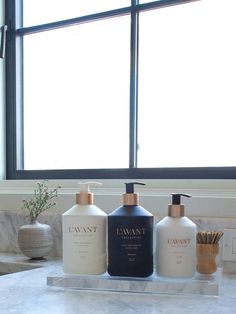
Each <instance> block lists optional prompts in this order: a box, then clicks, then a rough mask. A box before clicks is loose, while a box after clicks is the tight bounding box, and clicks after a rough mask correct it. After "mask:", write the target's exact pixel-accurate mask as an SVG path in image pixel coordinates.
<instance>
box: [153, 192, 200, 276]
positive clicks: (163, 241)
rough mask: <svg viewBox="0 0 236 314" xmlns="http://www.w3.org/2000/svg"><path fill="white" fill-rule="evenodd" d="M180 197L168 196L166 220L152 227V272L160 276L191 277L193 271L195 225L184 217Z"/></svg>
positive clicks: (194, 266) (194, 268)
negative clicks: (154, 249) (154, 229)
mask: <svg viewBox="0 0 236 314" xmlns="http://www.w3.org/2000/svg"><path fill="white" fill-rule="evenodd" d="M181 196H185V197H190V195H187V194H174V193H173V194H172V204H171V205H169V207H168V211H169V212H168V217H165V218H164V219H162V220H161V221H160V222H159V223H157V224H156V259H155V260H156V273H157V275H159V276H163V277H180V278H187V277H189V278H190V277H193V276H194V275H195V270H196V229H197V228H196V225H195V224H194V223H193V222H192V221H191V220H190V219H188V218H187V217H185V216H184V205H182V204H181Z"/></svg>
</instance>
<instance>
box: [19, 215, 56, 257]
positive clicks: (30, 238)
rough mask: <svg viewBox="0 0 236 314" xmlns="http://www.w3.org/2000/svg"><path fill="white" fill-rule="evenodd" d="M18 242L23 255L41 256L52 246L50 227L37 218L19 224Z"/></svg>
mask: <svg viewBox="0 0 236 314" xmlns="http://www.w3.org/2000/svg"><path fill="white" fill-rule="evenodd" d="M18 244H19V248H20V250H21V251H22V253H23V254H24V255H25V256H28V257H30V258H35V259H36V258H43V257H44V256H46V255H47V254H48V253H49V252H50V251H51V250H52V247H53V237H52V230H51V227H50V226H49V225H47V224H42V223H39V222H38V221H37V220H36V221H33V222H32V223H30V224H28V225H24V226H21V227H20V229H19V231H18Z"/></svg>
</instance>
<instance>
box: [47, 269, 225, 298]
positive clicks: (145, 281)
mask: <svg viewBox="0 0 236 314" xmlns="http://www.w3.org/2000/svg"><path fill="white" fill-rule="evenodd" d="M221 272H222V271H221V269H218V271H217V272H216V273H215V274H213V275H201V274H198V273H197V274H196V276H195V277H194V278H192V279H171V278H170V279H166V278H160V277H158V276H156V275H152V276H150V277H147V278H130V277H111V276H110V275H109V274H107V273H105V274H103V275H99V276H98V275H97V276H91V275H86V276H85V275H68V274H65V273H64V272H63V270H62V269H60V270H57V271H56V272H54V273H49V274H48V276H47V285H48V286H54V287H61V288H67V289H78V290H100V291H116V292H133V293H148V294H181V295H207V296H218V288H219V279H220V275H221Z"/></svg>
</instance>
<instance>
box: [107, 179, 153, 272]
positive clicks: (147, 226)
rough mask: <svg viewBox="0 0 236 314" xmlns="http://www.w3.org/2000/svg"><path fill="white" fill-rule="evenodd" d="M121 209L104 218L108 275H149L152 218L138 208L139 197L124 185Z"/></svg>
mask: <svg viewBox="0 0 236 314" xmlns="http://www.w3.org/2000/svg"><path fill="white" fill-rule="evenodd" d="M125 185H126V193H125V194H123V206H121V207H118V208H117V209H116V210H114V211H113V212H112V213H111V214H109V215H108V273H109V274H110V275H111V276H127V277H147V276H149V275H151V274H152V272H153V215H152V214H151V213H149V212H148V211H147V210H146V209H144V208H143V207H142V206H140V205H139V195H138V193H134V185H145V184H144V183H142V182H128V183H125Z"/></svg>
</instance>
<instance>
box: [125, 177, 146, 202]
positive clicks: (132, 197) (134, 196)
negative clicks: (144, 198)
mask: <svg viewBox="0 0 236 314" xmlns="http://www.w3.org/2000/svg"><path fill="white" fill-rule="evenodd" d="M135 184H137V185H145V183H143V182H128V183H125V185H126V193H125V194H123V204H124V206H134V205H139V194H138V193H134V185H135Z"/></svg>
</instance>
